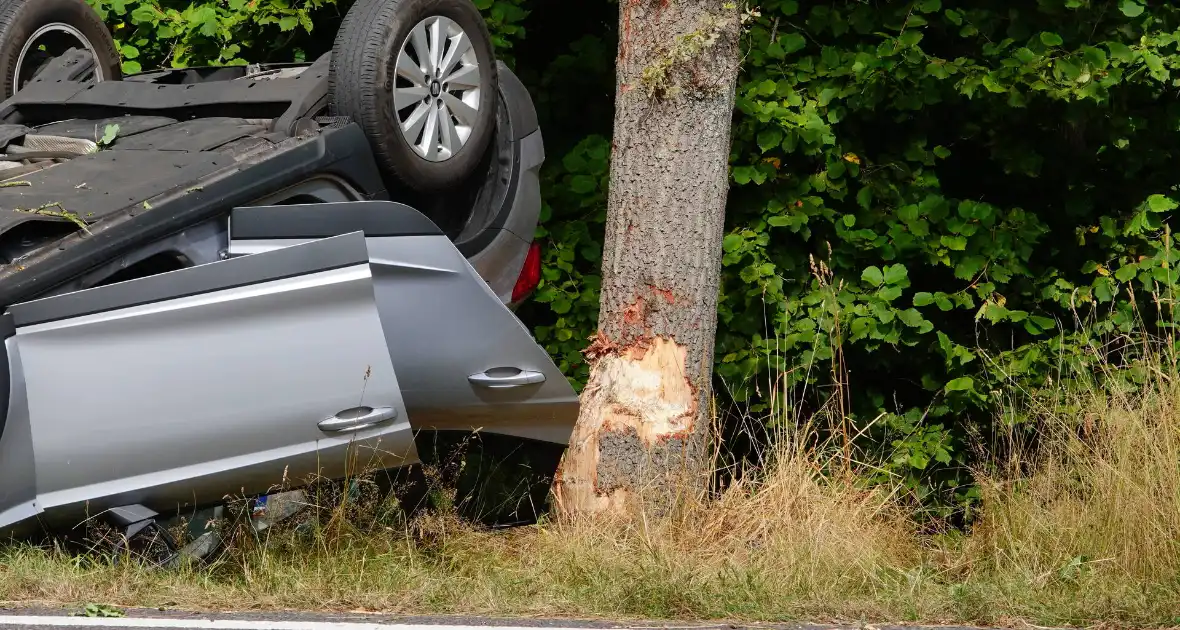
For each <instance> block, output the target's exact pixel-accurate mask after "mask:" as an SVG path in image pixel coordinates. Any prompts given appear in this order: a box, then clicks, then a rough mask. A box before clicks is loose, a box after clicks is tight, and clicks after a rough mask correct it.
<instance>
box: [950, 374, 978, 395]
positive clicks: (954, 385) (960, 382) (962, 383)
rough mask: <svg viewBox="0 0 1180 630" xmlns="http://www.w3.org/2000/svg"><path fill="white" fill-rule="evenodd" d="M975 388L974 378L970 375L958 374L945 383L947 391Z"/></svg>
mask: <svg viewBox="0 0 1180 630" xmlns="http://www.w3.org/2000/svg"><path fill="white" fill-rule="evenodd" d="M974 388H975V379H973V378H971V377H970V376H960V377H959V378H956V379H954V380H952V381H951V382H949V383H947V384H946V391H948V392H965V391H968V390H971V389H974Z"/></svg>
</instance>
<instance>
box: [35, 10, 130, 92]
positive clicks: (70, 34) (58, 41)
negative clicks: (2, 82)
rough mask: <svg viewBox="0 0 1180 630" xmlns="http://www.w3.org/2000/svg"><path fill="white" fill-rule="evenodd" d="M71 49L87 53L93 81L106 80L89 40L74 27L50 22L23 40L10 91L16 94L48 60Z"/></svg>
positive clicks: (103, 69) (103, 70)
mask: <svg viewBox="0 0 1180 630" xmlns="http://www.w3.org/2000/svg"><path fill="white" fill-rule="evenodd" d="M71 48H82V49H84V50H85V51H86V52H88V53H90V56H91V57H92V58H93V59H94V61H95V63H94V75H95V76H94V78H95V79H96V80H98V81H105V80H107V79H108V78H109V77H107V76H105V72H106V69H105V68H103V67H102V64H100V63H98V53H97V52H96V51H95V50H94V44H92V43H90V40H89V39H87V38H86V36H85V35H83V34H82V32H81V31H79V30H78V29H76V28H74V27H73V26H70V25H69V24H65V23H63V22H53V23H50V24H46V25H45V26H42V27H41V28H39V29H37V30H36V31H34V32H33V34H32V35H30V36H29V38H28V39H27V40H26V41H25V45H24V46H23V47H22V48H21V51H20V55H18V56H17V58H16V73H15V76H13V78H12V91H13V92H14V93H15V92H17V91H19V90H20V89H21V88H22V87H24V85H25V84H26V83H28V82H29V81H32V80H33V78H35V77H36V74H37V71H39V70H40V68H41V67H43V66H44V65H45V64H46V63H48V62H49V61H50V60H52V59H54V58H56V57H58V56H60V55H62V54H65V53H66V52H67V51H68V50H70V49H71ZM33 63H36V67H29V64H33Z"/></svg>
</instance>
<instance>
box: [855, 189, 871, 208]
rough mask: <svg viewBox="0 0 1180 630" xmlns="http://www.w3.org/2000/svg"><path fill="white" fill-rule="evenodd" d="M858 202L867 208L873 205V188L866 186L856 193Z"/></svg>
mask: <svg viewBox="0 0 1180 630" xmlns="http://www.w3.org/2000/svg"><path fill="white" fill-rule="evenodd" d="M856 204H857V205H858V206H860V207H862V208H864V209H865V210H868V209H870V208H871V207H872V205H873V189H872V188H869V187H868V186H865V187H864V188H861V189H860V190H859V191H858V192H857V193H856Z"/></svg>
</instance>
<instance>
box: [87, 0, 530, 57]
mask: <svg viewBox="0 0 1180 630" xmlns="http://www.w3.org/2000/svg"><path fill="white" fill-rule="evenodd" d="M87 2H89V3H90V5H91V6H93V7H94V8H95V9H96V10H98V12H99V13H100V14H101V15H102V16H103V19H104V20H105V21H107V22H108V23H109V24H110V26H111V30H112V32H113V33H114V35H115V38H116V43H117V44H118V47H119V50H120V51H121V53H122V56H123V71H124V72H127V73H134V72H139V71H140V70H141V69H143V68H145V67H147V68H154V67H160V66H169V65H170V66H172V67H177V68H182V67H188V66H200V65H243V64H246V63H248V62H255V63H257V62H263V61H272V60H273V61H299V62H302V61H305V60H307V59H309V58H314V57H315V56H318V55H320V54H322V53H323V52H325V51H327V50H329V49H330V48H331V42H332V37H333V36H335V34H336V27H337V26H338V25H339V24H340V20H341V19H343V16H344V13H345V12H346V11H347V9H348V7H349V6H351V5H352V0H87ZM475 4H476V6H477V7H479V9H480V10H482V11H483V12H484V15H485V19H487V21H488V26H489V28H491V29H492V30H493V32H494V33H495V36H494V42H493V43H494V44H495V45H496V47H497V49H499V51H500V54H501V56H504V55H505V53H506V52H507V51H508V50H509V49H510V48H511V47H512V41H513V39H514V38H519V37H522V36H523V35H524V29H523V27H522V26H521V25H520V22H521V21H522V20H523V19H524V18H525V17H526V16H527V15H528V14H527V12H526V11H525V10H524V9H522V8H521V7H520V4H521V0H477V1H476V2H475Z"/></svg>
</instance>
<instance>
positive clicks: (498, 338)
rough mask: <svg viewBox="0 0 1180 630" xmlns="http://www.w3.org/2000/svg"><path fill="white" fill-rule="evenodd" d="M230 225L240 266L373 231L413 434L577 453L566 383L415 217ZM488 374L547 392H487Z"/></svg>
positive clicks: (458, 257)
mask: <svg viewBox="0 0 1180 630" xmlns="http://www.w3.org/2000/svg"><path fill="white" fill-rule="evenodd" d="M342 211H343V212H342ZM230 222H231V223H230V246H229V252H230V255H231V256H242V255H257V254H259V253H265V252H273V251H275V250H278V249H283V248H287V247H291V246H294V245H299V244H302V243H305V242H308V241H309V240H311V239H316V238H323V237H327V236H330V235H331V234H332V233H333V231H334V230H354V229H356V230H362V231H364V233H365V234H366V237H367V238H366V241H367V245H368V250H369V262H370V263H371V264H372V267H373V278H374V290H375V294H376V299H377V308H378V311H379V312H380V313H381V317H382V322H383V324H384V326H385V339H386V342H387V343H388V344H389V351H390V353H391V355H392V356H393V364H394V366H395V367H396V368H397V372H398V381H399V383H400V385H401V391H402V397H403V400H404V401H405V404H406V409H407V411H408V412H409V417H410V424H411V426H413V428H414V429H415V430H467V431H470V430H481V431H486V432H489V433H500V434H505V435H513V436H516V437H524V438H529V439H535V440H540V441H545V442H552V443H561V444H567V443H568V442H569V437H570V433H571V432H572V430H573V424H574V422H575V421H576V419H577V413H578V397H577V394H576V393H575V392H574V390H573V388H572V387H571V386H570V384H569V381H568V380H567V379H566V378H565V376H564V375H563V374H562V373H561V371H560V370H559V369H558V367H557V366H556V365H555V364H554V362H553V360H552V359H551V358H550V357H549V355H548V354H547V353H546V352H545V350H544V348H542V347H541V346H540V345H538V344H537V342H536V340H535V339H534V338H533V336H532V334H531V332H530V331H529V330H528V328H526V327H525V326H524V324H522V323H521V321H520V320H519V319H518V318H517V317H516V316H515V315H514V314H513V313H512V312H511V311H510V310H509V309H508V308H506V307H505V306H504V304H503V301H502V300H501V298H500V296H497V295H496V294H495V293H494V291H493V290H492V289H491V288H490V287H489V286H488V284H487V283H486V282H484V281H483V279H482V278H481V277H480V276H479V274H478V273H477V272H476V271H475V269H474V268H473V267H472V265H471V263H469V262H468V261H467V260H466V259H465V258H464V257H463V255H462V254H461V253H459V251H458V250H457V249H456V248H455V247H454V246H453V245H451V243H450V241H449V240H448V239H447V238H446V236H444V235H442V234H440V233H438V232H437V230H434V231H433V233H432V230H430V229H428V228H427V226H428V225H429V222H428V221H427V220H426V219H425V217H422V216H421V214H420V213H418V212H417V211H416V210H414V209H413V208H410V207H408V206H404V205H401V204H395V203H391V202H367V203H353V204H347V205H346V206H341V205H340V204H306V205H292V206H273V207H253V208H238V209H236V210H234V212H233V213H232V214H231V215H230ZM268 228H269V229H268ZM489 372H490V373H491V374H492V375H493V376H495V375H497V374H505V375H507V376H511V375H512V374H513V373H515V372H528V373H535V374H537V375H539V376H538V380H539V381H540V382H536V383H523V384H519V385H515V386H505V385H504V384H503V383H499V382H486V383H482V384H481V382H482V381H488V380H489V379H488V378H487V377H485V378H479V377H478V375H480V374H485V373H489ZM473 377H476V378H474V380H473ZM492 380H493V381H494V379H492Z"/></svg>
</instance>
